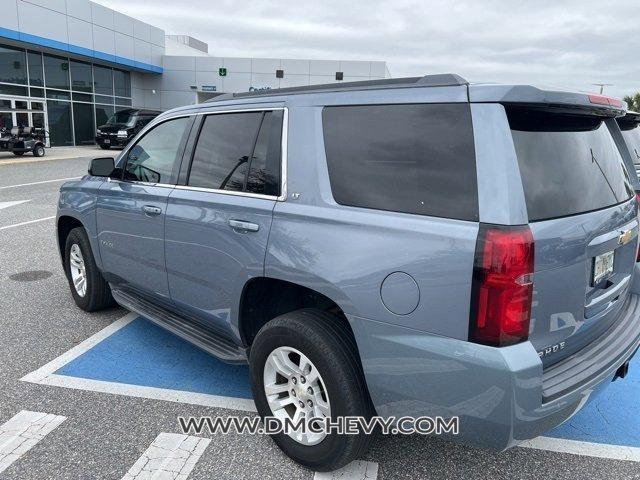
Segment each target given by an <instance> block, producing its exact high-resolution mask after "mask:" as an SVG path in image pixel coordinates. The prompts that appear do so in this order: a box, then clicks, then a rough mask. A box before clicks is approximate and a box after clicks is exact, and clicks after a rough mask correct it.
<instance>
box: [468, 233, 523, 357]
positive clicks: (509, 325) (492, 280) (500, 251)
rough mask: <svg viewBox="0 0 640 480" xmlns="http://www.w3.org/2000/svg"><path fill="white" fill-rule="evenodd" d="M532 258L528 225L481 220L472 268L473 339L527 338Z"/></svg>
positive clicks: (510, 340) (498, 342) (512, 341)
mask: <svg viewBox="0 0 640 480" xmlns="http://www.w3.org/2000/svg"><path fill="white" fill-rule="evenodd" d="M533 259H534V242H533V236H532V235H531V230H530V229H529V227H528V226H526V225H524V226H513V227H502V226H493V225H484V224H481V227H480V232H479V234H478V242H477V245H476V256H475V264H474V272H473V297H472V302H473V303H472V308H471V318H470V335H469V337H470V340H471V341H473V342H476V343H482V344H485V345H493V346H500V347H501V346H506V345H512V344H515V343H518V342H521V341H523V340H526V339H527V337H528V336H529V323H530V320H531V301H532V297H533V268H534V265H533Z"/></svg>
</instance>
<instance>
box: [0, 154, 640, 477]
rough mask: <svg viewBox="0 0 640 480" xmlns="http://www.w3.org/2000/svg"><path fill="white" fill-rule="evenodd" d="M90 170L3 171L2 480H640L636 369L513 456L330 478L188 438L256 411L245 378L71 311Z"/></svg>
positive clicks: (355, 469)
mask: <svg viewBox="0 0 640 480" xmlns="http://www.w3.org/2000/svg"><path fill="white" fill-rule="evenodd" d="M113 153H115V152H113ZM98 155H102V154H101V153H98V151H96V155H95V156H98ZM87 162H88V158H76V159H65V160H50V161H46V162H22V163H17V164H16V163H14V164H5V165H0V245H2V247H1V249H0V478H7V479H20V480H28V479H46V478H52V479H53V478H55V479H78V478H81V479H94V478H95V479H98V478H99V479H121V478H140V479H141V478H152V477H153V473H152V472H151V470H149V469H148V468H147V467H149V465H151V463H152V461H153V460H154V459H155V460H157V459H162V458H165V457H166V458H167V459H168V460H163V465H164V466H163V469H160V470H157V471H156V473H157V474H159V475H156V476H155V477H153V478H187V476H188V478H189V479H227V478H228V479H241V478H274V479H275V478H304V479H311V478H314V477H315V478H345V479H347V478H348V479H356V478H358V479H363V478H367V479H369V478H376V477H377V478H380V479H385V478H386V479H396V478H407V479H415V478H438V479H440V478H474V479H485V478H486V479H489V478H491V479H496V478H497V479H501V478H509V479H513V478H518V479H528V478H531V479H536V480H538V479H540V478H567V479H574V478H575V479H583V478H615V479H632V478H640V416H639V415H638V405H640V361H639V359H637V358H636V359H635V360H634V362H633V364H632V369H631V374H630V377H628V378H627V379H625V380H624V381H617V382H616V383H615V384H613V385H611V387H610V388H609V389H608V390H607V391H606V392H605V393H604V394H603V395H602V396H601V397H600V398H599V399H598V400H597V401H595V402H593V403H592V404H591V405H589V406H588V407H587V408H586V409H585V410H584V411H582V412H580V413H578V414H577V415H576V416H575V417H574V418H572V419H571V420H570V421H569V422H568V423H567V424H565V425H563V426H561V427H559V428H558V429H556V430H555V431H554V432H550V433H549V436H548V437H545V438H542V439H537V440H536V441H534V442H532V443H531V444H529V446H528V447H517V448H514V449H511V450H509V451H507V452H503V453H492V452H487V451H484V450H480V449H472V448H467V447H461V446H456V445H453V444H450V443H446V442H444V441H440V440H438V439H434V438H424V437H419V436H410V437H407V436H401V435H397V436H388V437H382V436H378V437H376V439H375V441H374V444H373V447H372V449H371V450H370V452H369V453H368V454H367V456H366V457H365V458H363V459H361V461H359V462H356V464H352V465H350V466H348V467H347V469H346V470H345V471H344V472H341V473H340V474H334V475H333V476H331V475H319V474H315V473H314V472H311V471H308V470H305V469H303V468H301V467H299V466H298V465H296V464H294V463H293V462H292V461H290V460H288V459H287V458H286V457H285V456H284V455H283V454H281V453H280V451H279V450H278V449H277V448H276V447H275V445H274V444H273V443H272V442H271V441H270V439H269V438H267V437H260V436H243V435H234V434H230V435H216V436H206V435H203V436H201V437H196V438H191V437H186V436H184V435H182V432H181V431H180V427H179V424H178V421H177V418H178V416H196V417H200V416H228V415H234V414H235V415H237V414H246V413H247V412H251V410H252V401H251V396H250V389H249V387H248V376H247V371H246V368H245V367H241V366H240V367H238V366H235V367H232V366H228V365H225V364H222V363H221V362H218V361H217V360H215V359H212V358H210V357H208V356H206V355H204V354H203V353H201V352H200V351H198V350H196V349H195V348H193V347H191V346H189V345H187V344H185V343H184V342H182V341H181V340H179V339H177V338H175V337H172V336H171V335H168V334H166V333H165V332H163V331H161V330H160V329H158V328H157V327H155V326H153V325H151V324H149V323H148V322H147V321H146V320H144V319H142V318H139V317H137V316H135V315H131V314H129V313H128V312H126V311H125V310H123V309H120V308H113V309H111V310H108V311H105V312H100V313H95V314H86V313H84V312H82V311H80V310H79V309H77V308H76V307H75V305H74V303H73V301H72V299H71V296H70V294H69V290H68V286H67V283H66V279H65V277H64V274H63V272H62V268H61V265H60V261H59V259H58V253H57V250H56V244H55V240H54V225H53V217H54V216H55V205H56V201H57V192H58V189H59V187H60V185H61V184H62V183H63V182H64V181H65V180H66V179H70V178H75V177H80V176H82V175H83V174H84V173H85V172H86V168H87ZM634 367H635V368H634ZM29 412H37V413H29ZM250 414H251V413H250ZM16 432H17V433H16ZM534 447H535V448H534ZM180 451H182V452H186V453H184V455H182V454H180V453H179V452H180ZM166 452H173V453H172V454H171V455H168V456H166V455H165V453H166ZM176 452H178V453H176ZM566 452H572V453H566ZM163 455H165V456H163ZM182 460H184V461H182ZM171 462H173V463H171ZM169 464H171V465H174V464H175V465H177V467H176V466H175V465H174V467H175V468H173V467H172V468H173V470H171V468H169V466H171V465H169ZM167 465H169V466H167ZM149 468H150V467H149ZM172 472H174V473H172Z"/></svg>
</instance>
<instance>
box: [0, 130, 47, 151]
mask: <svg viewBox="0 0 640 480" xmlns="http://www.w3.org/2000/svg"><path fill="white" fill-rule="evenodd" d="M46 137H47V132H46V131H45V129H44V128H38V127H11V130H9V131H7V130H6V129H3V131H2V132H1V136H0V152H12V153H13V154H14V155H15V156H17V157H19V156H22V155H24V154H25V152H31V153H33V156H34V157H42V156H43V155H44V153H45V146H46V144H47V138H46Z"/></svg>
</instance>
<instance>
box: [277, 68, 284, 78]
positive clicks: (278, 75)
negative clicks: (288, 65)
mask: <svg viewBox="0 0 640 480" xmlns="http://www.w3.org/2000/svg"><path fill="white" fill-rule="evenodd" d="M276 78H284V70H276Z"/></svg>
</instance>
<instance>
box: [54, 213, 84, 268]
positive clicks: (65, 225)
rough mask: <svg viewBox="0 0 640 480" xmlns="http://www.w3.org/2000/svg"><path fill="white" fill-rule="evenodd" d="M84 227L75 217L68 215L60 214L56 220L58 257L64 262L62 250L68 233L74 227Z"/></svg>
mask: <svg viewBox="0 0 640 480" xmlns="http://www.w3.org/2000/svg"><path fill="white" fill-rule="evenodd" d="M78 227H82V228H85V226H84V225H83V223H82V222H81V221H80V220H78V219H77V218H75V217H72V216H70V215H61V216H60V217H58V219H57V222H56V235H57V237H58V250H59V252H60V259H61V260H62V262H63V264H64V250H65V244H66V242H67V237H68V236H69V233H70V232H71V230H73V229H74V228H78Z"/></svg>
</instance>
